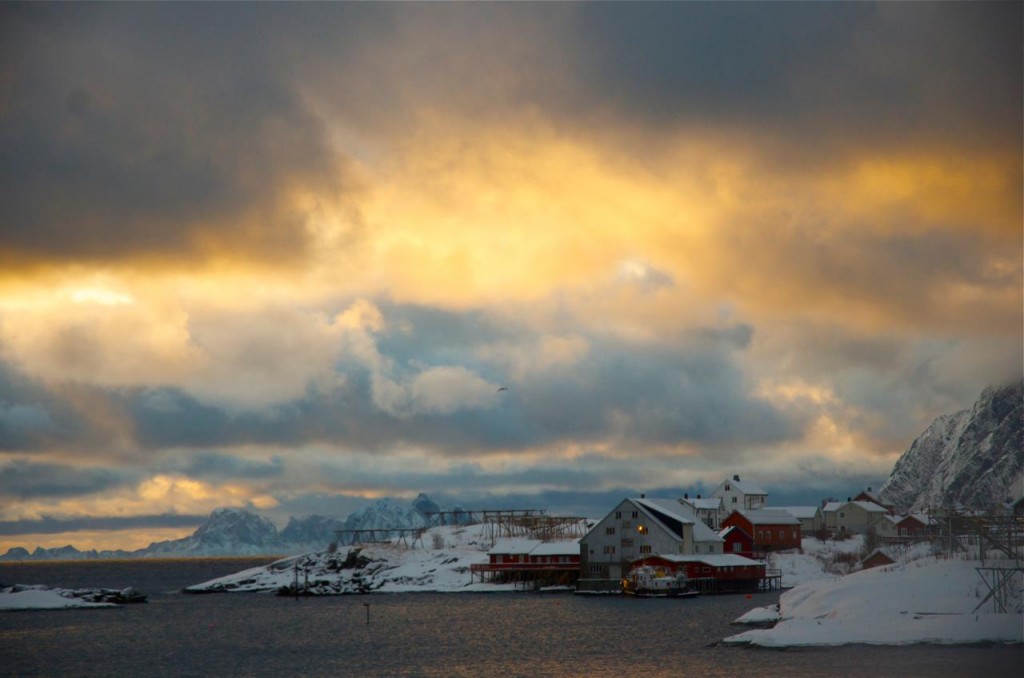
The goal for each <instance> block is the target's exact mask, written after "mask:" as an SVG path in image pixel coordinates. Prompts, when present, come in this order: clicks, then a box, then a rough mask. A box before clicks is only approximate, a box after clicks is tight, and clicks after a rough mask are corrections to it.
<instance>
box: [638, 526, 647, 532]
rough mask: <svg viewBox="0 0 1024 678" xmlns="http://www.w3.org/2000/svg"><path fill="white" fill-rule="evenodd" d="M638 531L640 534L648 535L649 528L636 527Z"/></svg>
mask: <svg viewBox="0 0 1024 678" xmlns="http://www.w3.org/2000/svg"><path fill="white" fill-rule="evenodd" d="M636 531H637V532H639V533H640V534H647V526H646V525H637V526H636Z"/></svg>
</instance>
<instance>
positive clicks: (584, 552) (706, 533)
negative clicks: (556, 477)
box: [580, 496, 723, 590]
mask: <svg viewBox="0 0 1024 678" xmlns="http://www.w3.org/2000/svg"><path fill="white" fill-rule="evenodd" d="M722 543H723V542H722V538H721V537H719V536H718V534H717V533H716V532H715V531H714V530H712V529H711V528H710V527H708V526H707V525H705V524H704V523H703V522H702V521H700V520H698V519H697V518H695V517H694V516H692V515H688V511H686V509H685V508H684V507H683V506H682V505H681V504H680V503H679V502H678V501H676V500H674V499H646V498H644V497H643V496H641V497H640V498H634V499H624V500H622V502H620V503H619V505H618V506H616V507H615V508H614V509H613V510H612V511H611V512H610V513H609V514H608V515H607V516H605V517H604V518H603V519H601V520H600V521H598V522H597V523H596V524H595V525H594V526H593V527H592V528H591V529H590V531H589V532H587V534H586V535H585V536H584V537H583V538H582V539H581V540H580V580H581V582H580V588H581V590H583V589H586V588H589V589H591V590H602V589H611V590H617V589H618V587H619V585H620V583H619V582H620V580H621V579H622V577H623V576H624V575H625V574H626V573H627V572H628V571H629V564H630V563H631V562H632V561H634V560H637V559H638V558H642V557H643V556H647V555H666V554H682V555H694V554H709V555H710V554H715V553H722Z"/></svg>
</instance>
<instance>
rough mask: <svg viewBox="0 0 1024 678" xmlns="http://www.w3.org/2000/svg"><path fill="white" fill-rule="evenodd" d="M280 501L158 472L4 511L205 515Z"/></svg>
mask: <svg viewBox="0 0 1024 678" xmlns="http://www.w3.org/2000/svg"><path fill="white" fill-rule="evenodd" d="M277 503H278V502H277V500H276V499H274V498H273V497H272V496H270V495H268V494H264V493H263V492H261V491H260V490H259V488H254V487H250V486H245V485H241V484H237V483H223V484H212V483H207V482H202V481H198V480H193V479H191V478H185V477H182V476H174V475H167V474H156V475H153V476H152V477H150V478H147V479H146V480H144V481H142V482H141V483H139V484H138V485H137V486H135V487H133V488H123V489H119V490H117V491H113V492H104V493H102V494H98V495H91V496H87V497H77V498H71V499H57V500H52V499H51V500H47V501H37V500H30V501H26V502H22V503H20V504H18V505H17V506H12V507H8V508H7V509H5V510H3V511H2V512H0V515H2V517H3V519H4V520H38V519H40V518H42V517H43V516H53V517H59V518H73V517H78V516H90V515H99V516H112V517H117V516H134V515H153V514H160V513H177V514H183V515H205V514H208V513H210V512H211V511H213V510H214V509H215V508H218V507H221V506H240V505H244V504H251V505H252V506H255V507H256V508H258V509H268V508H273V507H274V506H277Z"/></svg>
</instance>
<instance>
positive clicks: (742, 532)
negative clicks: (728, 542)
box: [718, 525, 752, 541]
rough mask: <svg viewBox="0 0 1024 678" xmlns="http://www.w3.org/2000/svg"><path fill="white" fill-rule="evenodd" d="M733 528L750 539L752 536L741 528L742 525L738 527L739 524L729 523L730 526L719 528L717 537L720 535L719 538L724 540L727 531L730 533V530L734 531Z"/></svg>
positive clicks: (727, 533)
mask: <svg viewBox="0 0 1024 678" xmlns="http://www.w3.org/2000/svg"><path fill="white" fill-rule="evenodd" d="M734 530H735V531H736V532H739V533H740V534H742V535H743V536H745V537H746V538H747V539H752V537H751V536H750V535H749V534H747V531H746V530H744V529H743V528H742V527H740V526H739V525H731V526H729V527H727V528H725V529H724V530H721V531H719V533H718V536H719V537H721V538H722V540H723V541H724V540H725V538H726V537H727V536H728V535H729V533H730V532H732V531H734Z"/></svg>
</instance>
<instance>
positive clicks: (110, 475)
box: [0, 460, 135, 499]
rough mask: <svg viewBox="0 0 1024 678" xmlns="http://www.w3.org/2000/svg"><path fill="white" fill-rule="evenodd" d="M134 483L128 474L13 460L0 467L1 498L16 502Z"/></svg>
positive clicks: (93, 491) (80, 493) (74, 495)
mask: <svg viewBox="0 0 1024 678" xmlns="http://www.w3.org/2000/svg"><path fill="white" fill-rule="evenodd" d="M133 480H135V478H133V477H132V475H131V472H129V471H124V470H120V469H119V470H117V471H111V470H108V469H102V468H80V467H75V466H67V465H59V464H40V463H32V462H27V461H21V460H16V461H12V462H9V463H7V464H5V465H3V466H0V496H6V497H14V498H17V499H34V498H39V497H79V496H83V495H89V494H95V493H97V492H102V491H104V490H109V489H111V488H114V487H119V486H122V485H125V484H128V483H130V482H132V481H133Z"/></svg>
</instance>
